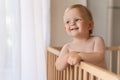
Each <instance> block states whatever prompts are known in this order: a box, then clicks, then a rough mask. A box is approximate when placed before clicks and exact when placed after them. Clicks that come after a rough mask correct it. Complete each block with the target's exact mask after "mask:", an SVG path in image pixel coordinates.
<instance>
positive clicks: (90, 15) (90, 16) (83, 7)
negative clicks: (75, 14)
mask: <svg viewBox="0 0 120 80" xmlns="http://www.w3.org/2000/svg"><path fill="white" fill-rule="evenodd" d="M73 8H77V9H79V10H81V9H82V10H84V11H85V13H86V14H87V16H88V19H89V20H91V21H93V17H92V14H91V12H90V11H89V9H88V8H87V7H85V6H83V5H81V4H74V5H71V6H70V7H68V8H67V9H66V10H65V12H64V14H65V13H66V12H68V11H69V10H71V9H73ZM92 32H93V30H90V31H89V34H92Z"/></svg>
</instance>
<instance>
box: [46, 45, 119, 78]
mask: <svg viewBox="0 0 120 80" xmlns="http://www.w3.org/2000/svg"><path fill="white" fill-rule="evenodd" d="M59 50H60V48H53V47H49V48H48V49H47V80H120V77H119V76H117V75H115V74H114V73H112V72H109V71H107V70H104V69H102V68H99V67H97V66H95V65H92V64H89V63H85V62H81V63H80V65H75V66H68V67H67V68H66V69H65V70H63V71H57V70H56V68H55V64H54V63H55V61H56V59H57V57H58V55H59Z"/></svg>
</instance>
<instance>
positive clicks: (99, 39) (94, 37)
mask: <svg viewBox="0 0 120 80" xmlns="http://www.w3.org/2000/svg"><path fill="white" fill-rule="evenodd" d="M92 41H94V42H95V43H96V42H102V43H103V42H104V39H103V37H101V36H93V37H92Z"/></svg>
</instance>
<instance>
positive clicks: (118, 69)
mask: <svg viewBox="0 0 120 80" xmlns="http://www.w3.org/2000/svg"><path fill="white" fill-rule="evenodd" d="M117 53H118V55H117V74H120V50H119V51H118V52H117Z"/></svg>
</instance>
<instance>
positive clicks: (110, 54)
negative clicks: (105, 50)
mask: <svg viewBox="0 0 120 80" xmlns="http://www.w3.org/2000/svg"><path fill="white" fill-rule="evenodd" d="M112 60H113V59H112V51H110V63H109V64H110V68H109V70H110V71H111V72H112Z"/></svg>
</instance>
